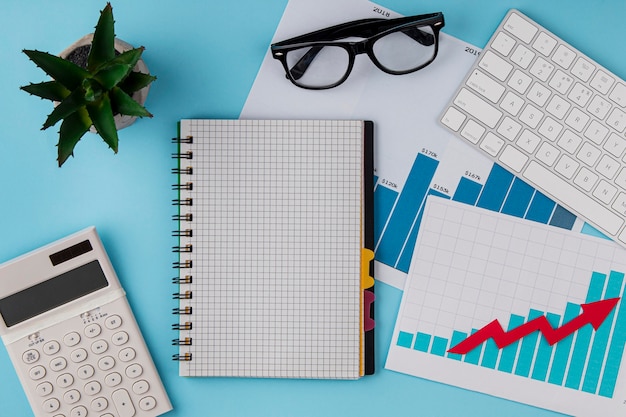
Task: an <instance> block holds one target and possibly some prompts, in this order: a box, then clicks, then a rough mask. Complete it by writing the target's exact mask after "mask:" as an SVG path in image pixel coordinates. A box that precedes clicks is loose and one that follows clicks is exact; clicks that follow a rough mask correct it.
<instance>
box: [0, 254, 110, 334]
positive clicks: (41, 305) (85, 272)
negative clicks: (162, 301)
mask: <svg viewBox="0 0 626 417" xmlns="http://www.w3.org/2000/svg"><path fill="white" fill-rule="evenodd" d="M16 279H19V277H16ZM108 284H109V283H108V281H107V279H106V277H105V276H104V272H103V271H102V268H101V267H100V263H99V262H98V261H97V260H96V261H91V262H89V263H88V264H85V265H83V266H79V267H78V268H75V269H73V270H71V271H68V272H65V273H63V274H61V275H58V276H56V277H54V278H50V279H48V280H46V281H43V282H40V283H39V284H36V285H33V286H32V287H29V288H26V289H25V290H22V291H20V292H17V293H15V294H11V295H9V296H8V297H5V298H3V299H0V314H1V315H2V318H3V320H4V323H5V324H6V326H7V327H11V326H14V325H16V324H18V323H21V322H23V321H24V320H27V319H30V318H32V317H35V316H37V315H39V314H41V313H45V312H46V311H49V310H52V309H53V308H56V307H59V306H61V305H63V304H66V303H69V302H70V301H72V300H76V299H77V298H80V297H82V296H84V295H87V294H90V293H92V292H94V291H97V290H99V289H101V288H104V287H106V286H107V285H108Z"/></svg>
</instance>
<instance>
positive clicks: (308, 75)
mask: <svg viewBox="0 0 626 417" xmlns="http://www.w3.org/2000/svg"><path fill="white" fill-rule="evenodd" d="M444 24H445V23H444V19H443V14H442V13H441V12H438V13H431V14H423V15H418V16H408V17H401V18H397V19H378V18H376V19H363V20H355V21H353V22H348V23H343V24H340V25H336V26H331V27H329V28H326V29H321V30H318V31H315V32H311V33H307V34H305V35H301V36H297V37H295V38H291V39H287V40H285V41H282V42H278V43H275V44H273V45H272V46H271V50H272V56H273V57H274V58H275V59H277V60H279V61H280V62H281V63H282V64H283V67H284V69H285V72H286V74H287V78H288V79H289V80H290V81H291V82H292V83H294V84H295V85H297V86H298V87H302V88H307V89H311V90H323V89H327V88H333V87H336V86H338V85H339V84H341V83H343V82H344V81H345V80H346V79H347V78H348V76H349V75H350V71H352V67H353V66H354V57H355V56H356V55H358V54H362V53H366V54H367V55H368V56H369V57H370V59H371V60H372V62H374V64H375V65H376V66H377V67H378V68H380V69H381V70H382V71H384V72H386V73H388V74H393V75H401V74H408V73H411V72H414V71H417V70H419V69H422V68H424V67H425V66H427V65H428V64H430V63H431V62H433V60H434V59H435V57H436V56H437V50H438V46H439V31H440V30H441V28H442V27H443V26H444ZM353 37H357V38H364V39H362V40H358V41H348V40H343V41H338V40H339V39H347V38H353Z"/></svg>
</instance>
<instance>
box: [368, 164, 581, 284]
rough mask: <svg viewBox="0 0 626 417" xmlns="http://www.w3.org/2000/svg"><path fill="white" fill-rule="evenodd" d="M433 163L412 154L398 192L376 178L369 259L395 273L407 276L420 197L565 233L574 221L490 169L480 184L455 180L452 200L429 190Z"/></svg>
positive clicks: (501, 172) (503, 172) (418, 220)
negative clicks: (372, 244) (445, 200)
mask: <svg viewBox="0 0 626 417" xmlns="http://www.w3.org/2000/svg"><path fill="white" fill-rule="evenodd" d="M438 167H439V161H438V160H437V159H435V158H432V157H430V156H428V155H426V154H423V153H420V154H418V156H417V158H416V159H415V162H414V163H413V166H412V167H411V171H410V172H409V175H408V176H407V179H406V181H405V183H404V186H403V187H402V190H401V191H400V192H398V191H397V190H396V189H392V188H389V187H387V186H386V185H385V184H386V183H385V181H381V180H380V178H378V180H379V181H378V182H377V183H376V185H375V188H374V216H375V218H374V239H375V242H376V250H375V259H376V260H377V261H378V262H381V263H383V264H385V265H388V266H390V267H392V268H394V269H396V270H398V271H401V272H405V273H406V272H408V271H409V267H410V264H411V257H412V256H413V249H414V248H415V242H416V240H417V235H418V232H419V227H420V224H421V220H422V211H423V208H424V203H425V201H426V197H427V196H429V195H436V196H439V197H444V198H451V199H452V200H454V201H458V202H462V203H465V204H469V205H475V206H479V207H482V208H486V209H489V210H492V211H500V212H502V213H505V214H509V215H512V216H516V217H519V218H527V219H529V220H534V221H537V222H540V223H544V224H552V225H554V226H558V227H561V228H565V229H571V228H572V227H573V225H574V221H575V220H576V217H575V216H574V215H573V214H572V213H570V212H569V211H567V210H566V209H564V208H563V207H561V206H558V205H557V204H556V203H554V201H552V200H550V199H549V198H548V197H546V196H545V195H543V194H541V193H539V192H538V191H536V190H535V189H534V188H532V187H531V186H530V185H528V184H527V183H525V182H524V181H522V180H520V179H519V178H516V177H514V176H513V175H511V174H510V173H509V172H508V171H506V170H505V169H503V168H502V167H500V166H499V165H497V164H494V165H493V167H492V169H491V171H490V173H489V175H488V176H487V178H486V179H485V183H484V185H483V184H481V183H479V182H477V181H475V179H474V178H470V177H467V176H464V177H461V178H460V179H459V181H458V184H457V187H456V189H455V190H454V193H453V194H452V195H448V194H446V193H443V192H440V191H438V190H434V189H433V188H431V187H432V183H433V178H434V177H435V174H436V172H437V169H438Z"/></svg>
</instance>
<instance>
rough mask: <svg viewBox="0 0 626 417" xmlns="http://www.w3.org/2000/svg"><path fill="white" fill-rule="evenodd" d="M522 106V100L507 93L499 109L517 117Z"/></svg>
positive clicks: (513, 94)
mask: <svg viewBox="0 0 626 417" xmlns="http://www.w3.org/2000/svg"><path fill="white" fill-rule="evenodd" d="M523 105H524V99H522V98H521V97H519V96H517V95H515V93H512V92H510V91H509V92H508V93H506V96H504V99H503V100H502V102H501V103H500V108H501V109H503V110H504V111H506V112H508V113H509V114H511V115H512V116H517V114H518V113H519V111H520V110H521V109H522V106H523Z"/></svg>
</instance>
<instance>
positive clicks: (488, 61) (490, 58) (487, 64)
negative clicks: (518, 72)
mask: <svg viewBox="0 0 626 417" xmlns="http://www.w3.org/2000/svg"><path fill="white" fill-rule="evenodd" d="M478 66H479V67H480V68H482V69H484V70H485V71H487V72H488V73H489V74H491V75H493V76H494V77H496V78H497V79H499V80H500V81H504V80H506V77H508V76H509V74H510V73H511V71H512V70H513V65H511V64H509V63H508V62H506V61H505V60H504V59H502V58H500V57H499V56H497V55H496V54H494V53H493V52H491V51H487V52H485V53H484V54H483V57H482V58H481V60H480V62H479V63H478Z"/></svg>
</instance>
